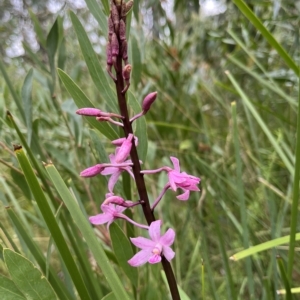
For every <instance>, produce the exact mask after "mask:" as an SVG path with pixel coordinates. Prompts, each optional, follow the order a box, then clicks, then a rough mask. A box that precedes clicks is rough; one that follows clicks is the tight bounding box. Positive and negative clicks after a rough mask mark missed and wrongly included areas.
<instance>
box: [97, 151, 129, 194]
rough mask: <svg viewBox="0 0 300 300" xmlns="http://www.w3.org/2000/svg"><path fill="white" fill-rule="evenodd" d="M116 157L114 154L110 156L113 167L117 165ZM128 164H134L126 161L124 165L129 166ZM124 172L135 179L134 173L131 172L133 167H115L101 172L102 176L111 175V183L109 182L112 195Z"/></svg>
mask: <svg viewBox="0 0 300 300" xmlns="http://www.w3.org/2000/svg"><path fill="white" fill-rule="evenodd" d="M115 157H116V156H115V155H114V154H110V155H109V160H110V162H111V164H112V165H113V164H116V159H115ZM127 163H128V164H130V163H132V162H131V160H126V161H124V164H127ZM124 171H127V172H128V173H129V174H130V175H131V177H132V178H134V175H133V173H132V171H131V167H130V166H124V167H118V166H116V167H114V166H111V167H107V168H105V169H104V170H103V171H102V172H101V174H102V175H111V177H110V178H109V181H108V190H109V192H110V193H113V189H114V186H115V184H116V183H117V181H118V179H119V177H120V175H121V173H122V172H124Z"/></svg>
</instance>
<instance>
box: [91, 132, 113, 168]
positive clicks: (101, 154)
mask: <svg viewBox="0 0 300 300" xmlns="http://www.w3.org/2000/svg"><path fill="white" fill-rule="evenodd" d="M90 136H91V139H92V142H93V146H94V148H95V150H96V151H97V154H98V158H99V162H100V163H108V162H109V158H108V155H107V153H106V150H105V148H104V146H103V144H102V142H101V139H100V136H99V135H98V134H97V132H96V131H95V130H93V129H91V130H90Z"/></svg>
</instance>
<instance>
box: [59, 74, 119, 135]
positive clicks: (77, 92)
mask: <svg viewBox="0 0 300 300" xmlns="http://www.w3.org/2000/svg"><path fill="white" fill-rule="evenodd" d="M58 75H59V77H60V79H61V81H62V82H63V84H64V85H65V87H66V89H67V91H68V92H69V94H70V95H71V97H72V98H73V100H74V102H75V103H76V105H77V106H78V108H83V107H95V106H94V105H93V104H92V102H91V101H90V99H89V98H88V97H87V96H86V95H85V94H84V92H83V91H82V90H81V89H80V87H79V86H78V85H77V84H76V83H75V82H74V81H73V80H72V79H71V77H70V76H69V75H68V74H66V73H65V72H64V71H63V70H60V69H58ZM85 120H86V121H87V122H88V123H89V124H90V125H91V126H92V127H94V128H96V129H97V130H99V131H100V132H101V133H102V134H104V135H105V136H106V137H107V138H108V139H110V140H113V139H117V138H118V137H119V136H118V134H117V132H116V131H115V130H114V129H113V128H112V127H111V126H110V125H109V124H107V123H106V122H98V121H97V120H96V119H95V118H92V117H85Z"/></svg>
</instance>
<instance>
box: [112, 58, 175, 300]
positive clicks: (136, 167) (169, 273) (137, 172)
mask: <svg viewBox="0 0 300 300" xmlns="http://www.w3.org/2000/svg"><path fill="white" fill-rule="evenodd" d="M117 69H118V72H116V74H117V81H116V82H115V84H116V90H117V96H118V103H119V108H120V114H121V115H122V116H123V117H124V119H123V124H124V127H123V129H124V133H125V136H126V137H127V136H128V134H129V133H132V134H133V130H132V126H131V123H130V119H129V115H128V109H127V103H126V97H125V94H123V93H122V90H123V89H124V80H123V76H122V58H121V57H120V56H118V57H117ZM130 156H131V160H132V162H133V166H132V171H133V174H134V178H135V182H136V186H137V190H138V193H139V196H140V199H141V200H143V203H142V208H143V212H144V215H145V218H146V220H147V223H148V225H150V224H151V223H152V222H153V221H155V217H154V214H153V212H152V210H151V207H150V203H149V198H148V193H147V189H146V184H145V180H144V175H143V174H141V165H140V161H139V157H138V153H137V149H136V146H135V144H134V140H133V141H132V148H131V152H130ZM162 265H163V268H164V271H165V273H166V277H167V281H168V284H169V288H170V292H171V295H172V298H173V300H180V296H179V291H178V288H177V283H176V279H175V276H174V273H173V270H172V266H171V264H170V263H169V261H168V260H167V259H166V258H165V257H164V256H163V257H162Z"/></svg>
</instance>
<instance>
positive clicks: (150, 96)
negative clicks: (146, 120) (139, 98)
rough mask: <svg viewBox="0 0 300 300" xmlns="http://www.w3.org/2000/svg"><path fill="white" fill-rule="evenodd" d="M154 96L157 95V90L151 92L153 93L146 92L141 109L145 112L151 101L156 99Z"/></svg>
mask: <svg viewBox="0 0 300 300" xmlns="http://www.w3.org/2000/svg"><path fill="white" fill-rule="evenodd" d="M156 96H157V92H153V93H150V94H148V95H147V96H146V97H145V98H144V100H143V103H142V109H143V112H144V113H146V112H147V111H148V110H149V109H150V107H151V105H152V103H153V102H154V101H155V99H156Z"/></svg>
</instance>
